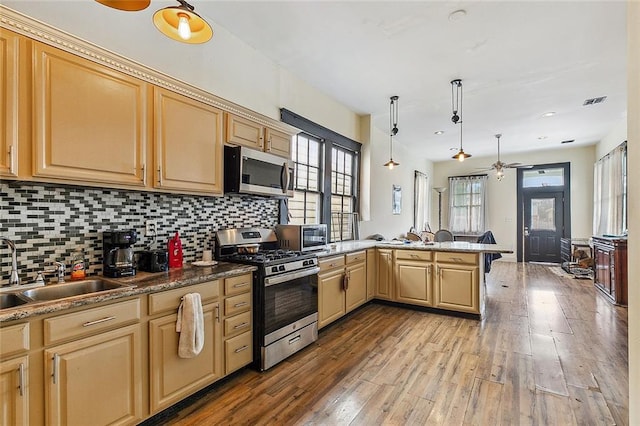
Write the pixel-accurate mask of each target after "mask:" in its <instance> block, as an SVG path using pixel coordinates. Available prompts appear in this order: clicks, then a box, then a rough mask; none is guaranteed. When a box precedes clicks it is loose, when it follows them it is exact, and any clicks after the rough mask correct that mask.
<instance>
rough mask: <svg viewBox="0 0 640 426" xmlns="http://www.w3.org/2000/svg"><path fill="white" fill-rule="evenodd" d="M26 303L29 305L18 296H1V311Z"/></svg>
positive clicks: (10, 294) (6, 294) (9, 294)
mask: <svg viewBox="0 0 640 426" xmlns="http://www.w3.org/2000/svg"><path fill="white" fill-rule="evenodd" d="M25 303H27V301H26V300H24V299H22V298H20V297H19V296H18V295H17V294H13V293H4V294H0V309H6V308H15V307H16V306H20V305H24V304H25Z"/></svg>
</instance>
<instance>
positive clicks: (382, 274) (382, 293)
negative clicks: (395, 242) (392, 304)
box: [376, 249, 393, 300]
mask: <svg viewBox="0 0 640 426" xmlns="http://www.w3.org/2000/svg"><path fill="white" fill-rule="evenodd" d="M377 263H378V265H377V266H378V274H377V275H378V283H377V286H376V297H377V298H378V299H385V300H393V294H392V290H393V288H392V285H393V251H392V250H387V249H379V250H378V262H377Z"/></svg>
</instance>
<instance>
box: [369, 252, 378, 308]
mask: <svg viewBox="0 0 640 426" xmlns="http://www.w3.org/2000/svg"><path fill="white" fill-rule="evenodd" d="M377 265H378V255H377V253H376V249H374V248H371V249H367V301H369V300H371V299H373V298H374V296H375V294H376V285H377V283H378V277H377V275H376V273H377V272H378V271H377V269H378V267H377Z"/></svg>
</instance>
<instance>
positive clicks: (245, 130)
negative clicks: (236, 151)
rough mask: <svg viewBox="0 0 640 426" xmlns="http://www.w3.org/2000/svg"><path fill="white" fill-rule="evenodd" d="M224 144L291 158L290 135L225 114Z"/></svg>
mask: <svg viewBox="0 0 640 426" xmlns="http://www.w3.org/2000/svg"><path fill="white" fill-rule="evenodd" d="M226 117H227V119H226V127H225V142H226V143H228V144H231V145H243V146H247V147H250V148H253V149H258V150H260V151H266V152H271V153H272V154H276V155H279V156H281V157H285V158H287V159H288V158H289V157H290V156H291V135H289V134H287V133H285V132H282V131H280V130H276V129H272V128H270V127H267V126H263V125H262V124H259V123H256V122H255V121H251V120H249V119H246V118H243V117H238V116H237V115H233V114H229V113H227V114H226Z"/></svg>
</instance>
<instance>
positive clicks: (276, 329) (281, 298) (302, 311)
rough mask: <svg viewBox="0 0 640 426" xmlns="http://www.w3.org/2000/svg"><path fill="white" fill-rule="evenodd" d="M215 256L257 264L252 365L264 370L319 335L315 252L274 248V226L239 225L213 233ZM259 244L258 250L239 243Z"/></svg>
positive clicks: (275, 242) (314, 339) (225, 259)
mask: <svg viewBox="0 0 640 426" xmlns="http://www.w3.org/2000/svg"><path fill="white" fill-rule="evenodd" d="M216 243H217V244H216V259H218V260H224V261H228V262H236V263H244V264H250V265H255V266H257V267H258V270H257V271H255V272H254V274H253V301H254V303H253V309H254V311H253V326H254V328H253V339H254V344H253V348H254V354H253V359H254V366H255V367H256V368H257V369H259V370H266V369H268V368H271V367H272V366H274V365H275V364H277V363H279V362H280V361H282V360H283V359H285V358H287V357H288V356H290V355H292V354H294V353H295V352H297V351H299V350H300V349H302V348H304V347H305V346H307V345H309V344H311V343H313V342H315V341H316V340H317V339H318V272H319V270H320V268H318V258H317V256H316V255H315V254H313V253H303V252H299V251H291V250H281V249H278V241H277V238H276V235H275V232H274V231H273V230H271V229H263V228H238V229H227V230H223V231H218V232H217V233H216ZM247 244H259V249H258V251H257V252H256V253H244V254H241V253H239V252H238V247H239V246H243V245H247Z"/></svg>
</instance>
